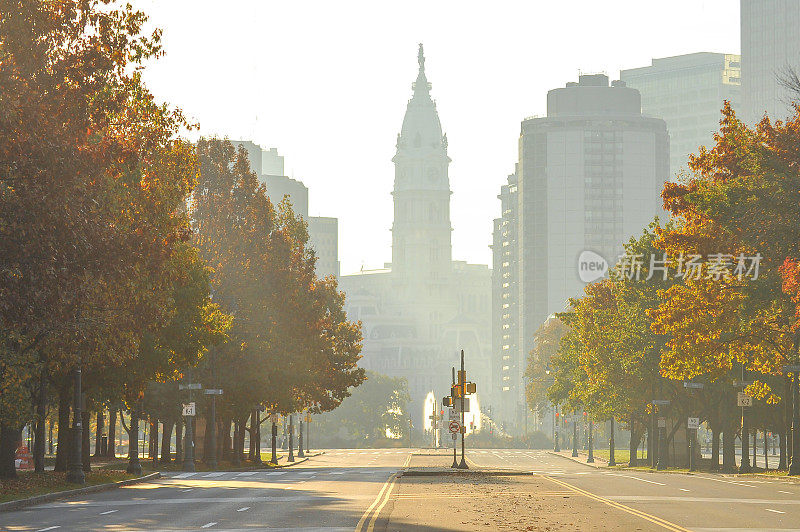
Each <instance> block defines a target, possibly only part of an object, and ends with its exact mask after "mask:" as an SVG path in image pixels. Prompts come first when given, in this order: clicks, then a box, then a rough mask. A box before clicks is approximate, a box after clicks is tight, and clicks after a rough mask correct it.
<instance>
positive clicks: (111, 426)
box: [106, 407, 117, 458]
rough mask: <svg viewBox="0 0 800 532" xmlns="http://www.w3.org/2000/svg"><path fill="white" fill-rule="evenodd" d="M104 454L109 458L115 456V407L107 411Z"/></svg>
mask: <svg viewBox="0 0 800 532" xmlns="http://www.w3.org/2000/svg"><path fill="white" fill-rule="evenodd" d="M106 456H107V457H109V458H116V457H117V409H116V407H114V408H112V409H111V410H109V411H108V449H107V451H106Z"/></svg>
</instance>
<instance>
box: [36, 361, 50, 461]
mask: <svg viewBox="0 0 800 532" xmlns="http://www.w3.org/2000/svg"><path fill="white" fill-rule="evenodd" d="M46 400H47V371H46V370H44V369H43V370H42V375H41V377H40V379H39V394H38V397H37V400H36V438H35V439H34V443H33V463H34V467H35V469H36V472H37V473H44V447H45V443H44V440H45V433H46V429H45V426H46V425H45V424H46V423H47V406H46V405H45V402H46Z"/></svg>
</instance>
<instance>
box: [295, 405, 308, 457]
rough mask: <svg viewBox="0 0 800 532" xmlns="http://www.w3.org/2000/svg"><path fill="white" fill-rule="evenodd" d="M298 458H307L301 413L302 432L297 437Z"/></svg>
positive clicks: (301, 415)
mask: <svg viewBox="0 0 800 532" xmlns="http://www.w3.org/2000/svg"><path fill="white" fill-rule="evenodd" d="M297 457H298V458H305V457H306V454H305V453H304V452H303V414H302V412H301V413H300V432H299V433H298V436H297Z"/></svg>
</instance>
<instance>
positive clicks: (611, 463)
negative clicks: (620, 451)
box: [608, 416, 617, 467]
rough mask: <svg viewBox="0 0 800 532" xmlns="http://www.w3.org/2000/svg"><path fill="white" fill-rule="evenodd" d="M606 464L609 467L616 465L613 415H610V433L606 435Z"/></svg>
mask: <svg viewBox="0 0 800 532" xmlns="http://www.w3.org/2000/svg"><path fill="white" fill-rule="evenodd" d="M608 465H609V466H610V467H613V466H615V465H617V461H616V460H615V459H614V416H611V434H610V435H609V437H608Z"/></svg>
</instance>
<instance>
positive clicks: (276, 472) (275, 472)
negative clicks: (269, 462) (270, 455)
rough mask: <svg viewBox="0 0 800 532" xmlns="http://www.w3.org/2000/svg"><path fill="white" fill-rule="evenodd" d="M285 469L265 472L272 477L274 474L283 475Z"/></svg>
mask: <svg viewBox="0 0 800 532" xmlns="http://www.w3.org/2000/svg"><path fill="white" fill-rule="evenodd" d="M285 474H286V471H273V472H272V473H267V474H266V475H267V476H268V477H274V476H275V475H285Z"/></svg>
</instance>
